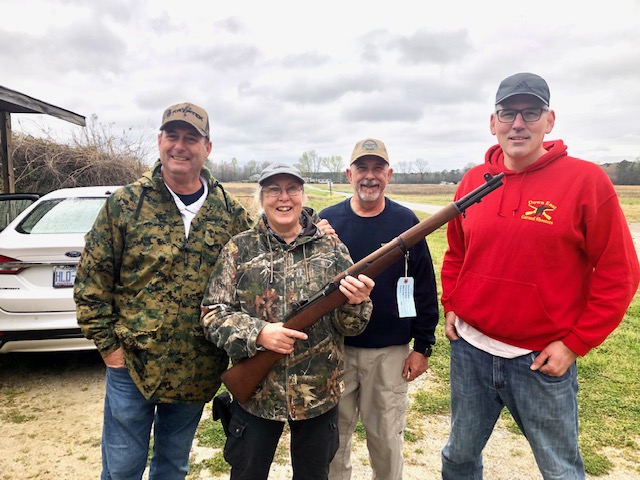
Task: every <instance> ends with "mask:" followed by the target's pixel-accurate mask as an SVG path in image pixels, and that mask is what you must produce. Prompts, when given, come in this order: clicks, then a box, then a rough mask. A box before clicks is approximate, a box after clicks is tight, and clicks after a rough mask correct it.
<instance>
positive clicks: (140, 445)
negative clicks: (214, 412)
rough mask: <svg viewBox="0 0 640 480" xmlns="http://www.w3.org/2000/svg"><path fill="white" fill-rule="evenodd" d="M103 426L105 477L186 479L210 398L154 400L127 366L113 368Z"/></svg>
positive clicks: (116, 479)
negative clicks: (202, 400) (199, 400)
mask: <svg viewBox="0 0 640 480" xmlns="http://www.w3.org/2000/svg"><path fill="white" fill-rule="evenodd" d="M106 377H107V378H106V380H107V386H106V395H105V399H104V423H103V426H102V475H101V477H100V478H101V480H134V479H135V480H139V479H141V478H142V475H143V473H144V470H145V467H146V465H147V457H148V452H149V440H150V436H151V426H152V425H153V429H154V430H153V455H152V457H151V465H150V468H149V479H150V480H153V479H158V480H174V479H175V480H184V478H185V476H186V475H187V472H188V470H189V453H190V451H191V443H192V442H193V437H194V435H195V432H196V429H197V428H198V423H199V422H200V417H201V415H202V410H203V408H204V403H153V402H149V401H148V400H147V399H145V398H144V396H142V394H141V393H140V391H139V390H138V387H136V385H135V384H134V383H133V380H132V379H131V377H130V376H129V372H128V371H127V369H126V368H107V376H106Z"/></svg>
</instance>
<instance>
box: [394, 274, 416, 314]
mask: <svg viewBox="0 0 640 480" xmlns="http://www.w3.org/2000/svg"><path fill="white" fill-rule="evenodd" d="M396 297H397V298H398V313H399V315H400V318H407V317H415V316H416V302H415V301H414V299H413V277H400V278H399V279H398V288H397V290H396Z"/></svg>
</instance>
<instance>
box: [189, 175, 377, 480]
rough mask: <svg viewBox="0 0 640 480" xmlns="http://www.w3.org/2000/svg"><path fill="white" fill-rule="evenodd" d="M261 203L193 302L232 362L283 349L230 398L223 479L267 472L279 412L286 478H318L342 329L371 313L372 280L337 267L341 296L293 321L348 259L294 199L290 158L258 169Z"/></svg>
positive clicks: (330, 448)
mask: <svg viewBox="0 0 640 480" xmlns="http://www.w3.org/2000/svg"><path fill="white" fill-rule="evenodd" d="M258 183H259V190H258V192H257V198H258V200H259V203H260V205H261V207H262V209H263V213H261V215H260V220H259V221H258V224H257V225H256V227H255V228H253V229H251V230H247V231H245V232H243V233H241V234H239V235H236V236H235V237H233V238H232V239H231V240H230V241H229V243H228V244H227V245H226V246H225V247H224V249H223V250H222V253H221V254H220V257H219V259H218V261H217V263H216V265H215V267H214V270H213V273H212V275H211V277H210V280H209V285H208V287H207V291H206V292H205V297H204V300H203V302H202V317H201V323H202V325H203V328H204V330H205V335H206V337H207V338H208V339H209V340H210V341H212V342H213V343H215V344H216V345H217V346H218V347H219V348H223V349H224V350H225V351H226V352H227V354H228V355H229V357H230V358H231V360H232V362H233V363H237V362H239V361H240V360H242V359H244V358H247V357H251V356H254V355H255V354H256V353H257V352H259V351H261V350H272V351H274V352H277V353H280V354H283V355H286V356H285V357H284V358H283V359H282V360H280V361H279V362H278V363H276V365H275V366H274V367H273V369H272V370H271V371H270V372H269V374H268V375H267V376H266V378H265V379H264V380H263V381H262V382H261V383H260V385H259V386H258V387H257V388H256V390H255V391H254V393H253V395H252V396H251V397H250V398H249V400H247V401H246V402H244V403H243V404H239V403H238V402H237V401H236V402H234V403H233V405H232V415H231V420H230V424H229V436H228V437H227V442H226V445H225V448H224V458H225V460H226V461H227V462H228V463H229V464H230V465H231V479H233V480H240V479H251V480H255V479H266V478H267V477H268V474H269V469H270V466H271V463H272V461H273V456H274V454H275V450H276V447H277V445H278V441H279V439H280V436H281V434H282V430H283V428H284V424H285V422H288V424H289V427H290V430H291V462H292V467H293V478H294V479H326V478H327V476H328V472H329V463H330V462H331V460H332V458H333V456H334V454H335V452H336V449H337V447H338V431H337V404H338V400H339V399H340V395H341V393H342V389H343V384H342V370H343V367H344V365H343V362H344V350H343V349H344V347H343V338H344V336H345V335H357V334H359V333H361V332H362V331H363V330H364V328H365V327H366V325H367V322H368V320H369V317H370V315H371V310H372V307H371V301H370V300H369V294H370V292H371V289H372V288H373V285H374V282H373V280H371V279H370V278H369V277H367V276H365V275H359V276H358V278H357V279H356V278H354V277H352V276H346V277H345V278H344V279H342V280H341V281H340V285H339V289H340V291H341V292H342V294H343V295H344V296H345V297H346V299H347V303H345V304H343V305H342V306H340V307H338V308H337V309H335V310H334V311H332V312H331V313H329V314H327V315H325V316H323V317H322V318H320V319H319V320H318V321H317V322H316V323H315V324H314V325H312V326H311V327H309V328H307V329H305V330H303V331H297V330H293V329H289V328H286V327H284V326H283V323H282V319H283V318H284V317H286V315H287V314H288V313H289V311H290V310H291V309H292V308H293V307H294V306H295V305H296V303H297V302H301V301H303V300H305V299H306V298H308V297H310V296H311V295H312V294H313V293H315V292H317V291H318V290H320V289H321V288H322V287H323V286H324V285H325V284H326V283H327V282H330V281H331V280H333V278H334V277H335V276H336V275H338V274H339V273H341V272H343V271H345V270H346V269H347V268H348V267H350V266H351V265H352V264H353V262H352V260H351V257H350V256H349V252H348V250H347V248H346V247H345V246H344V245H343V244H342V243H341V242H340V241H339V240H338V239H337V237H335V236H332V235H325V234H324V233H323V232H322V231H320V230H319V229H318V228H317V227H316V225H314V223H313V211H312V210H311V209H309V208H307V207H303V200H304V195H303V193H304V179H303V178H302V176H301V175H300V172H299V171H298V170H297V169H296V168H294V167H291V166H289V165H284V164H274V165H270V166H269V167H267V168H266V169H265V170H263V172H262V173H261V176H260V180H259V182H258Z"/></svg>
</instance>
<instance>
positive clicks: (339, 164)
mask: <svg viewBox="0 0 640 480" xmlns="http://www.w3.org/2000/svg"><path fill="white" fill-rule="evenodd" d="M322 164H323V165H324V166H325V167H326V169H327V170H329V172H330V173H331V176H332V180H333V181H334V182H339V181H340V175H341V174H342V169H343V165H344V162H343V161H342V157H341V156H340V155H331V156H330V157H323V158H322Z"/></svg>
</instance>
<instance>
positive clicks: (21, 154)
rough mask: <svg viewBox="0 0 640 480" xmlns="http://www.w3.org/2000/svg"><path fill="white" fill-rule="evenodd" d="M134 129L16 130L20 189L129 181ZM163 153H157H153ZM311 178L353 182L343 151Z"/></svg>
mask: <svg viewBox="0 0 640 480" xmlns="http://www.w3.org/2000/svg"><path fill="white" fill-rule="evenodd" d="M128 135H129V132H122V133H121V134H119V135H118V134H115V133H113V132H112V131H111V129H110V128H109V126H105V125H102V124H100V123H98V121H97V117H95V116H93V117H91V118H90V121H89V122H88V125H87V127H86V128H84V129H82V131H81V132H80V133H79V134H77V135H74V136H73V138H72V140H71V141H70V142H66V143H62V142H58V141H56V140H55V139H54V138H53V137H52V136H51V135H49V136H47V138H36V137H33V136H31V135H24V134H20V133H15V132H14V133H13V134H12V143H11V147H12V155H13V163H14V178H15V185H16V191H17V192H38V193H47V192H49V191H51V190H55V189H57V188H63V187H76V186H90V185H123V184H126V183H129V182H131V181H133V180H135V179H137V178H139V177H140V175H141V174H142V173H143V172H144V171H145V170H147V169H148V168H149V166H150V164H149V161H148V160H145V158H146V159H148V158H151V157H152V155H151V152H150V151H149V150H150V148H149V147H145V146H144V145H148V143H145V142H143V141H142V140H141V139H139V140H137V141H136V140H133V139H130V138H129V136H128ZM153 154H155V155H157V152H153ZM268 164H269V162H265V161H263V162H259V161H256V160H250V161H248V162H246V163H245V164H240V162H239V161H238V160H237V159H236V158H232V159H231V160H228V161H226V160H209V159H208V160H207V161H206V165H207V167H208V168H209V169H210V170H211V171H212V173H213V175H214V176H215V177H216V178H217V179H218V180H220V181H221V182H255V181H257V179H258V176H259V174H260V172H261V171H262V170H263V169H264V168H265V167H266V166H267V165H268ZM295 166H296V167H298V168H299V169H300V171H301V173H302V175H303V176H304V177H305V178H306V179H307V180H308V181H310V182H318V183H321V182H324V183H326V182H329V181H331V182H334V183H347V178H346V175H345V169H346V168H347V162H345V161H344V160H343V158H342V157H341V156H339V155H331V156H327V157H323V156H320V155H318V154H317V153H316V151H315V150H308V151H306V152H303V153H302V155H300V157H299V158H298V161H297V162H296V163H295ZM473 166H474V164H471V163H469V164H467V165H465V166H464V167H463V168H461V169H452V170H441V171H435V172H432V171H430V169H429V163H428V161H427V160H425V159H422V158H417V159H415V160H413V161H398V162H394V164H393V169H394V172H393V178H392V182H393V183H413V184H440V183H453V184H456V183H458V182H459V181H460V179H461V178H462V176H463V175H464V174H465V173H466V172H467V171H468V170H469V169H470V168H472V167H473ZM601 167H602V169H603V170H604V171H605V172H606V174H607V175H608V176H609V178H610V179H611V181H612V182H613V184H614V185H640V157H638V158H636V159H635V161H628V160H622V161H621V162H618V163H607V164H603V165H601Z"/></svg>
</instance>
